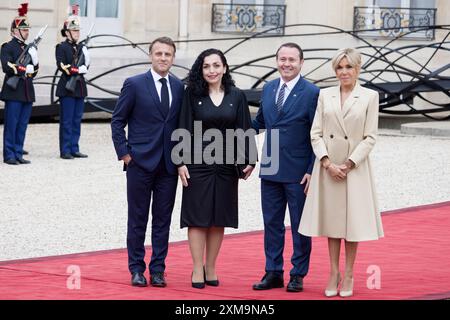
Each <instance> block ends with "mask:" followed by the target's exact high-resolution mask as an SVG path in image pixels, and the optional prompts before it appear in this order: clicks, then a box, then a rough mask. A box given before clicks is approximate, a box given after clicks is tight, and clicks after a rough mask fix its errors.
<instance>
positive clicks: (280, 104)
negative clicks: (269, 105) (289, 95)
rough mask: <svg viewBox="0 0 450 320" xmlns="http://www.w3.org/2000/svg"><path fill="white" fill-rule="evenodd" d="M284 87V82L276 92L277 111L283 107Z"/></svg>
mask: <svg viewBox="0 0 450 320" xmlns="http://www.w3.org/2000/svg"><path fill="white" fill-rule="evenodd" d="M286 87H287V85H286V83H285V84H283V85H282V86H281V90H280V93H279V94H278V99H277V111H278V112H281V110H282V109H283V104H284V95H285V92H286Z"/></svg>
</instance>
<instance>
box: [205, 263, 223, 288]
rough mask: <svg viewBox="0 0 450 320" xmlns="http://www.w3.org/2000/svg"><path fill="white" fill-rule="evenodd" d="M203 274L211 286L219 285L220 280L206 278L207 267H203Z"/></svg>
mask: <svg viewBox="0 0 450 320" xmlns="http://www.w3.org/2000/svg"><path fill="white" fill-rule="evenodd" d="M203 274H204V276H205V283H206V284H207V285H208V286H211V287H218V286H219V280H206V268H205V267H203Z"/></svg>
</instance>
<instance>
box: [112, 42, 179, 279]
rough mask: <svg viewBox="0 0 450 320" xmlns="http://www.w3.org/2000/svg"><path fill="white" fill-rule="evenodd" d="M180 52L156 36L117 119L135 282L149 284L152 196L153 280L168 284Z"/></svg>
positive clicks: (128, 86) (129, 84)
mask: <svg viewBox="0 0 450 320" xmlns="http://www.w3.org/2000/svg"><path fill="white" fill-rule="evenodd" d="M175 52H176V47H175V44H174V42H173V41H172V40H171V39H170V38H167V37H162V38H158V39H156V40H155V41H153V43H152V44H151V45H150V56H151V60H152V68H151V70H150V71H148V72H147V73H145V74H141V75H137V76H135V77H132V78H129V79H127V80H125V83H124V85H123V88H122V92H121V94H120V97H119V99H118V101H117V105H116V108H115V110H114V113H113V117H112V121H111V128H112V139H113V142H114V147H115V149H116V153H117V156H118V158H119V160H122V161H124V169H125V170H126V172H127V196H128V232H127V248H128V267H129V270H130V273H131V284H132V285H133V286H137V287H145V286H147V280H146V278H145V276H144V273H145V270H146V264H145V261H144V256H145V247H144V241H145V233H146V229H147V222H148V218H149V210H150V202H151V199H153V204H152V235H151V238H152V257H151V261H150V265H149V270H150V280H151V281H150V282H151V285H152V286H155V287H165V286H166V279H165V277H164V271H165V267H166V266H165V258H166V256H167V251H168V246H169V231H170V222H171V217H172V210H173V207H174V203H175V194H176V189H177V181H178V176H177V169H176V167H175V165H174V164H173V163H172V160H171V152H172V148H173V147H174V145H175V142H172V141H171V135H172V132H173V131H174V130H175V129H176V128H177V125H178V116H179V112H180V109H181V103H182V98H183V91H184V86H183V83H182V82H181V81H180V80H179V79H177V78H175V77H173V76H171V75H169V70H170V68H171V67H172V65H173V61H174V58H175ZM127 125H128V139H127V137H126V135H125V127H126V126H127ZM152 196H153V197H152Z"/></svg>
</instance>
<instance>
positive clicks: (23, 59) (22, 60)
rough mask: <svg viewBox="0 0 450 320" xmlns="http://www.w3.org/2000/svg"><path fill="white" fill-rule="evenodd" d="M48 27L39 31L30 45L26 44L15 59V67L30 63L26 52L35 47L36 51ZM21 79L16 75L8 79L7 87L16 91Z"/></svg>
mask: <svg viewBox="0 0 450 320" xmlns="http://www.w3.org/2000/svg"><path fill="white" fill-rule="evenodd" d="M47 28H48V25H45V27H43V28H42V29H41V31H39V33H38V34H37V36H36V38H34V40H33V42H31V43H30V44H28V45H27V46H26V47H25V49H24V50H23V52H22V54H21V55H20V56H19V58H17V60H16V65H20V64H21V65H24V66H26V65H28V64H30V62H31V56H30V55H29V54H28V50H30V49H31V48H32V47H35V48H36V49H37V47H38V45H39V43H40V42H41V40H42V37H43V36H44V33H45V31H47ZM21 78H23V76H18V75H14V76H12V77H10V78H9V79H8V81H6V84H7V85H8V87H10V88H11V89H13V90H16V89H17V86H18V85H19V80H20V79H21Z"/></svg>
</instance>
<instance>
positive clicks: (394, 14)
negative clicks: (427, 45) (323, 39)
mask: <svg viewBox="0 0 450 320" xmlns="http://www.w3.org/2000/svg"><path fill="white" fill-rule="evenodd" d="M435 22H436V9H432V8H423V9H422V8H393V7H377V6H375V7H354V12H353V30H354V31H356V32H357V33H358V34H359V35H360V36H363V37H373V38H397V37H402V38H403V39H415V40H430V41H431V40H434V38H435V30H434V29H433V28H429V27H431V26H433V25H435V24H436V23H435ZM426 28H429V29H426ZM373 29H379V31H368V30H373ZM418 29H422V30H421V31H418V32H412V33H410V32H411V31H416V30H418ZM366 30H367V31H366Z"/></svg>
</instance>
